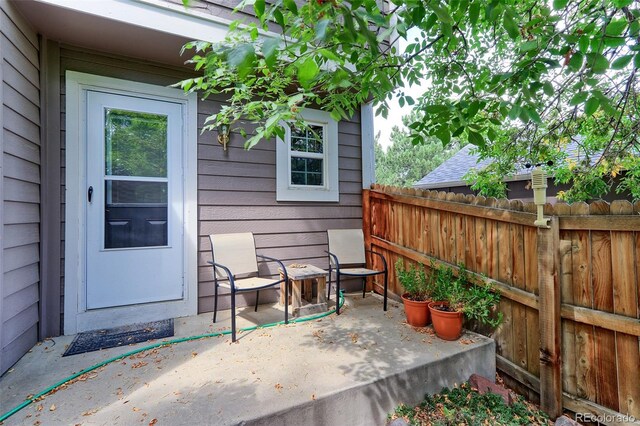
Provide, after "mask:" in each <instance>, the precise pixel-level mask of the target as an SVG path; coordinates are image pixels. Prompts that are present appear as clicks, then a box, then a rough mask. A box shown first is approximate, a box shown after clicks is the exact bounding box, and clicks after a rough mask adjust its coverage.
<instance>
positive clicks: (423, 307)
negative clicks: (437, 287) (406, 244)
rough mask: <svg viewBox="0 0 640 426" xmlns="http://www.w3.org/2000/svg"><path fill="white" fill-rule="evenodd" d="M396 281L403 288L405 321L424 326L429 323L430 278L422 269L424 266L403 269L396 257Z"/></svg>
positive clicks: (415, 325) (400, 261)
mask: <svg viewBox="0 0 640 426" xmlns="http://www.w3.org/2000/svg"><path fill="white" fill-rule="evenodd" d="M395 267H396V275H397V276H398V281H400V284H401V285H402V288H404V291H405V292H404V294H402V296H401V297H402V303H403V304H404V312H405V314H406V316H407V323H409V325H412V326H414V327H424V326H426V325H429V324H430V323H431V315H430V314H429V302H430V301H431V297H430V293H431V291H430V280H428V279H427V275H426V273H425V271H424V267H423V266H422V265H420V267H419V268H418V267H416V266H414V265H410V266H409V268H408V269H405V267H404V263H403V261H402V259H398V261H397V262H396V264H395Z"/></svg>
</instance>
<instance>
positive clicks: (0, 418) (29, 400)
mask: <svg viewBox="0 0 640 426" xmlns="http://www.w3.org/2000/svg"><path fill="white" fill-rule="evenodd" d="M342 305H344V294H343V293H342V291H340V307H342ZM335 311H336V310H335V308H334V309H332V310H330V311H328V312H324V313H321V314H317V315H311V316H308V317H304V318H297V319H294V320H291V321H289V322H290V323H294V324H295V323H300V322H306V321H313V320H316V319H320V318H324V317H326V316H328V315H331V314H333V313H334V312H335ZM282 324H284V321H278V322H272V323H269V324H263V325H254V326H252V327H245V328H241V329H240V330H239V331H252V330H257V329H259V328H269V327H275V326H277V325H282ZM227 334H231V330H225V331H218V332H215V333H208V334H200V335H197V336H190V337H181V338H179V339H173V340H165V341H162V342H159V343H154V344H153V345H149V346H145V347H142V348H138V349H134V350H132V351H129V352H127V353H124V354H122V355H118V356H115V357H113V358H109V359H107V360H105V361H102V362H99V363H98V364H95V365H92V366H91V367H87V368H85V369H84V370H80V371H78V372H77V373H75V374H72V375H71V376H69V377H66V378H64V379H62V380H60V381H59V382H57V383H55V384H53V385H51V386H49V387H48V388H46V389H45V390H43V391H41V392H38V393H37V394H35V395H33V396H31V397H29V398H27V399H26V400H25V401H23V402H22V403H21V404H20V405H17V406H16V407H14V408H12V409H11V410H9V411H7V412H6V413H4V414H2V415H0V423H2V422H3V421H5V420H7V419H8V418H9V417H11V416H13V415H14V414H16V413H17V412H18V411H20V410H22V409H23V408H25V407H27V406H29V405H30V404H31V403H32V402H34V401H36V400H38V399H40V398H42V397H43V396H45V395H47V394H48V393H50V392H52V391H54V390H55V389H57V388H58V387H60V386H62V385H64V384H65V383H68V382H70V381H72V380H73V379H75V378H77V377H80V376H82V375H83V374H86V373H88V372H90V371H93V370H95V369H97V368H100V367H102V366H105V365H107V364H110V363H112V362H114V361H119V360H121V359H124V358H127V357H130V356H131V355H135V354H137V353H140V352H144V351H148V350H151V349H156V348H162V347H165V346H170V345H175V344H177V343H182V342H190V341H193V340H200V339H206V338H209V337H218V336H224V335H227Z"/></svg>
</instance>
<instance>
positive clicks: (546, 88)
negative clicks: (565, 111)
mask: <svg viewBox="0 0 640 426" xmlns="http://www.w3.org/2000/svg"><path fill="white" fill-rule="evenodd" d="M542 91H543V92H544V94H545V95H547V96H553V94H554V92H555V90H554V89H553V84H551V83H550V82H548V81H546V82H545V83H544V84H543V85H542Z"/></svg>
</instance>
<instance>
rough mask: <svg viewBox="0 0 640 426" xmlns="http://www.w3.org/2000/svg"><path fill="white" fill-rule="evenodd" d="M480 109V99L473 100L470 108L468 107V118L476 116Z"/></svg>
mask: <svg viewBox="0 0 640 426" xmlns="http://www.w3.org/2000/svg"><path fill="white" fill-rule="evenodd" d="M479 109H480V102H479V101H473V102H471V104H470V105H469V108H468V109H467V118H468V119H471V118H473V117H475V115H476V114H477V113H478V110H479Z"/></svg>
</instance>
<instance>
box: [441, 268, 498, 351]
mask: <svg viewBox="0 0 640 426" xmlns="http://www.w3.org/2000/svg"><path fill="white" fill-rule="evenodd" d="M431 268H432V269H431V270H432V275H431V281H432V282H433V295H434V300H435V301H434V302H431V303H429V310H430V312H431V318H432V321H433V328H434V330H435V332H436V335H437V336H438V337H440V338H441V339H443V340H457V339H458V338H459V337H460V335H461V334H462V322H463V320H464V318H465V317H466V318H467V319H473V320H477V321H478V322H480V323H482V324H487V325H490V326H492V327H496V326H497V325H498V324H499V323H500V321H502V313H498V315H497V316H494V315H493V311H494V310H495V307H496V306H497V305H498V303H499V302H500V295H499V294H498V293H497V292H496V291H495V290H494V289H493V286H492V285H491V284H490V283H486V282H481V283H473V282H471V281H470V279H469V274H468V272H467V270H466V269H465V267H464V265H459V271H458V276H457V277H456V278H454V275H453V271H452V269H451V268H447V267H439V266H436V265H434V264H432V265H431Z"/></svg>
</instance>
